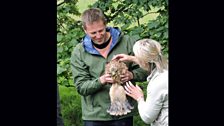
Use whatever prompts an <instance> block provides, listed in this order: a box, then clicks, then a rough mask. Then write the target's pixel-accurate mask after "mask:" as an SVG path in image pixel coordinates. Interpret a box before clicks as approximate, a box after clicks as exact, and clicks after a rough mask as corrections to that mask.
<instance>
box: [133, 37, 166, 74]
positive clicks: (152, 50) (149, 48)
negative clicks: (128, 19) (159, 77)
mask: <svg viewBox="0 0 224 126" xmlns="http://www.w3.org/2000/svg"><path fill="white" fill-rule="evenodd" d="M161 48H162V47H161V45H160V43H159V42H157V41H155V40H153V39H142V40H139V41H137V42H136V43H135V44H134V46H133V51H134V54H135V57H136V58H137V59H138V60H139V65H140V67H142V68H143V69H146V70H150V66H149V63H155V64H156V67H157V69H158V71H159V72H162V71H163V70H164V69H168V61H167V59H166V58H165V57H164V56H163V55H162V52H161ZM150 72H151V71H150Z"/></svg>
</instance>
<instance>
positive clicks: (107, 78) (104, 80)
mask: <svg viewBox="0 0 224 126" xmlns="http://www.w3.org/2000/svg"><path fill="white" fill-rule="evenodd" d="M99 80H100V83H101V84H106V83H114V81H113V79H112V78H111V76H110V74H104V75H102V76H101V77H100V78H99Z"/></svg>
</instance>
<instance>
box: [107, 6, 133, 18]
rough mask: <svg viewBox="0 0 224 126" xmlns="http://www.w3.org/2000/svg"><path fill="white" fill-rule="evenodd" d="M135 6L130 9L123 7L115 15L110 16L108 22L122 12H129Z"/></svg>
mask: <svg viewBox="0 0 224 126" xmlns="http://www.w3.org/2000/svg"><path fill="white" fill-rule="evenodd" d="M132 6H133V5H132V4H131V6H130V5H129V7H127V8H126V7H125V6H123V7H121V8H120V9H118V11H116V12H115V13H114V15H112V16H110V17H109V16H108V22H110V21H111V20H112V19H114V18H115V17H116V16H117V15H118V14H119V13H120V12H122V11H127V10H128V9H129V8H131V7H132Z"/></svg>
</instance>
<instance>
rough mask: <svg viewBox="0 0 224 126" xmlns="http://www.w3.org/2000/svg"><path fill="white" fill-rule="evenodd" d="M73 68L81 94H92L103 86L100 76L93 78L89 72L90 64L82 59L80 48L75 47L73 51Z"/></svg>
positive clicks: (76, 84) (75, 80) (74, 77)
mask: <svg viewBox="0 0 224 126" xmlns="http://www.w3.org/2000/svg"><path fill="white" fill-rule="evenodd" d="M77 46H78V45H77ZM71 69H72V74H73V79H74V83H75V86H76V88H77V91H78V93H79V94H80V95H84V96H87V95H91V94H93V93H95V92H96V91H98V90H99V89H100V88H101V87H102V86H103V85H102V84H101V83H100V81H99V78H93V77H91V75H90V74H89V71H88V66H87V65H86V64H85V63H84V62H83V61H82V59H81V53H80V50H79V48H75V49H74V51H73V52H72V56H71Z"/></svg>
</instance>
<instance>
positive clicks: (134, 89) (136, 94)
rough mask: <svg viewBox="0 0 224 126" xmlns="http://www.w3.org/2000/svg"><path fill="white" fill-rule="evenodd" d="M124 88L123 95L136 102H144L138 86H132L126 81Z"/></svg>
mask: <svg viewBox="0 0 224 126" xmlns="http://www.w3.org/2000/svg"><path fill="white" fill-rule="evenodd" d="M124 88H125V93H126V94H127V95H128V96H130V97H132V98H133V99H135V100H136V101H140V100H144V94H143V91H142V89H141V88H140V87H139V86H138V85H136V86H134V85H133V84H132V83H131V82H130V81H128V82H126V85H125V86H124Z"/></svg>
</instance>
